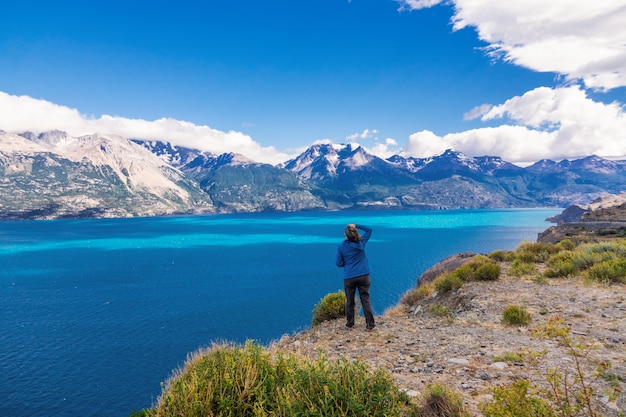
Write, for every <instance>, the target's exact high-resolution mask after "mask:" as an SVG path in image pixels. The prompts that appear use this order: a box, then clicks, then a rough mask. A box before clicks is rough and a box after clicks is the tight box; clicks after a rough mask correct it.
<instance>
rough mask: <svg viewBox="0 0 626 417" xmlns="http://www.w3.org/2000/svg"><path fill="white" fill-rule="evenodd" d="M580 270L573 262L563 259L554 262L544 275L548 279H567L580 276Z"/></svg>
mask: <svg viewBox="0 0 626 417" xmlns="http://www.w3.org/2000/svg"><path fill="white" fill-rule="evenodd" d="M578 272H579V271H578V269H577V268H576V266H575V265H574V263H573V262H572V261H571V260H565V259H561V260H558V261H555V262H552V263H551V265H550V267H548V268H547V269H546V270H545V271H544V272H543V275H544V276H546V277H548V278H566V277H571V276H574V275H576V274H578Z"/></svg>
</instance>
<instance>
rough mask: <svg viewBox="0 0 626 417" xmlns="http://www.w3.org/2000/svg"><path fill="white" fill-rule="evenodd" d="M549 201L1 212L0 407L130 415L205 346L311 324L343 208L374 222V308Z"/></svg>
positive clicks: (332, 272) (531, 225) (332, 271)
mask: <svg viewBox="0 0 626 417" xmlns="http://www.w3.org/2000/svg"><path fill="white" fill-rule="evenodd" d="M559 212H561V209H512V210H508V209H507V210H454V211H437V212H431V211H357V212H344V211H341V212H323V213H322V212H315V213H297V214H293V213H255V214H229V215H209V216H181V217H154V218H132V219H89V220H54V221H21V222H0V262H1V265H2V266H1V269H0V364H1V366H2V372H1V373H0V415H2V416H8V417H27V416H28V417H44V416H45V417H49V416H65V417H73V416H76V417H78V416H81V417H84V416H114V417H117V416H120V417H122V416H128V415H129V414H130V412H131V411H132V410H134V409H137V410H138V409H141V408H145V407H149V406H150V405H151V404H152V403H153V402H154V401H155V400H156V399H157V397H158V395H159V394H160V391H161V383H162V382H164V381H166V380H167V378H168V377H169V376H170V374H171V372H172V371H173V370H174V369H176V368H177V367H179V366H180V365H182V364H183V363H184V361H185V359H186V356H187V354H188V353H190V352H193V351H195V350H197V349H198V348H200V347H202V346H207V345H210V344H211V343H212V342H220V341H229V342H236V343H243V342H245V341H246V340H248V339H253V340H257V341H258V342H260V343H263V344H267V343H269V342H271V341H272V340H275V339H278V338H280V337H281V336H282V335H284V334H287V333H293V332H296V331H299V330H302V329H305V328H307V327H308V326H309V323H310V321H311V310H312V309H313V307H314V306H315V304H316V303H317V302H318V301H319V300H320V299H321V298H322V297H323V296H324V295H326V294H328V293H331V292H336V291H338V290H339V289H342V288H343V281H342V270H341V269H340V268H337V267H336V266H335V264H334V261H335V251H336V248H337V246H338V245H339V244H340V243H341V241H342V240H343V228H344V226H345V224H347V223H362V224H365V225H367V226H370V227H372V228H373V229H374V232H373V235H372V239H371V240H370V242H369V243H368V246H367V253H368V257H369V261H370V266H371V269H372V273H371V277H372V287H371V295H372V305H373V308H374V312H375V314H382V313H383V312H384V311H385V310H386V309H387V308H389V307H390V306H393V305H395V304H396V303H397V302H398V300H399V299H400V297H401V295H402V294H403V293H404V292H406V291H407V290H409V289H410V288H413V287H415V284H416V281H417V278H418V277H419V275H420V274H421V273H422V272H424V271H425V270H426V269H428V268H429V267H430V266H432V265H433V264H434V263H436V262H438V261H440V260H441V259H443V258H445V257H447V256H450V255H453V254H455V253H458V252H465V251H474V252H479V253H488V252H491V251H493V250H496V249H514V248H515V247H517V246H518V245H519V243H520V242H521V241H524V240H530V241H535V240H536V239H537V234H538V233H539V232H541V231H543V230H545V229H546V228H548V227H549V226H550V224H549V223H548V222H546V221H545V219H546V218H547V217H549V216H552V215H555V214H557V213H559ZM359 320H360V321H362V319H361V318H360V319H359ZM360 321H359V322H358V324H361V323H360Z"/></svg>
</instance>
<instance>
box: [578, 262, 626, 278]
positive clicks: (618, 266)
mask: <svg viewBox="0 0 626 417" xmlns="http://www.w3.org/2000/svg"><path fill="white" fill-rule="evenodd" d="M585 276H586V277H587V278H588V279H590V280H592V281H596V282H600V283H603V284H610V283H612V282H616V283H620V284H626V259H613V260H608V261H604V262H601V263H599V264H596V265H593V266H592V267H590V268H589V269H588V270H587V271H586V272H585Z"/></svg>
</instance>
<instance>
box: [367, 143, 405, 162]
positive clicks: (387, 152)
mask: <svg viewBox="0 0 626 417" xmlns="http://www.w3.org/2000/svg"><path fill="white" fill-rule="evenodd" d="M364 149H365V150H366V151H367V152H369V153H371V154H372V155H376V156H378V157H379V158H383V159H387V158H389V157H390V156H393V155H396V154H397V153H398V142H396V141H395V139H392V138H387V139H385V143H380V142H376V143H374V146H371V147H365V146H364Z"/></svg>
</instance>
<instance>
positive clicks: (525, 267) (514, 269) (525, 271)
mask: <svg viewBox="0 0 626 417" xmlns="http://www.w3.org/2000/svg"><path fill="white" fill-rule="evenodd" d="M509 273H510V274H511V275H513V276H516V277H521V276H524V275H533V274H536V273H537V267H536V266H535V263H534V262H524V261H522V260H521V259H515V260H514V261H513V262H511V269H510V270H509Z"/></svg>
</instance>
